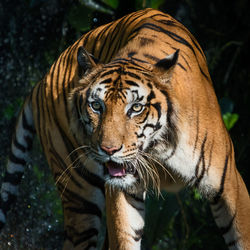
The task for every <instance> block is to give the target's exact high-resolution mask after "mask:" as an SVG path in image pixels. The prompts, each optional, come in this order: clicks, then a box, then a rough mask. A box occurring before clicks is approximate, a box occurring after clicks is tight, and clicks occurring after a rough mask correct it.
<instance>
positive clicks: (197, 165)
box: [194, 132, 207, 187]
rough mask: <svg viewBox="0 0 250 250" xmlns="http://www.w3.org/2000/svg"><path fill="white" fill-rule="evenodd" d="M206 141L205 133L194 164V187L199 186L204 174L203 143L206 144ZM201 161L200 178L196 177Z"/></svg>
mask: <svg viewBox="0 0 250 250" xmlns="http://www.w3.org/2000/svg"><path fill="white" fill-rule="evenodd" d="M206 141H207V132H206V134H205V136H204V139H203V141H202V144H201V149H200V156H199V159H198V162H197V163H196V167H195V176H196V181H195V184H194V185H195V186H196V187H198V186H199V184H200V182H201V180H202V178H203V176H204V173H205V143H206ZM201 161H202V170H201V173H200V176H198V173H199V168H200V163H201Z"/></svg>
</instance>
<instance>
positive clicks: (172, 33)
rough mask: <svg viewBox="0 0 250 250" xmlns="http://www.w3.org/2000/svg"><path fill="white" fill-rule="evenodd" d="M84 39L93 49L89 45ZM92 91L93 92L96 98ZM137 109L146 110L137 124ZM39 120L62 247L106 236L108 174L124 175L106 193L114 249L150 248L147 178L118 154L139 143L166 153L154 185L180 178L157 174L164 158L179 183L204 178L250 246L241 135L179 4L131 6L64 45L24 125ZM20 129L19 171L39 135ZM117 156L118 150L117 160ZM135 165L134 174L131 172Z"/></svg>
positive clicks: (222, 222)
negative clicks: (173, 7) (178, 14)
mask: <svg viewBox="0 0 250 250" xmlns="http://www.w3.org/2000/svg"><path fill="white" fill-rule="evenodd" d="M82 47H83V48H85V50H86V51H85V52H84V51H82V55H81V54H80V53H79V51H81V48H82ZM164 58H167V60H162V59H164ZM97 61H98V62H97ZM108 93H112V95H111V94H108ZM129 95H130V96H132V99H133V98H134V99H136V98H137V99H136V100H137V103H134V102H135V101H134V100H133V101H132V102H131V103H133V105H134V104H139V106H133V105H132V104H128V105H129V108H127V106H126V105H127V104H126V105H125V104H124V103H126V102H127V100H128V99H129V98H128V96H129ZM110 96H114V98H113V99H112V98H110ZM135 96H137V97H136V98H135ZM88 98H89V99H91V98H92V99H93V100H94V101H92V102H89V104H87V103H88V102H87V100H88ZM130 98H131V97H130ZM92 99H91V100H92ZM99 100H101V101H100V102H101V104H100V102H99ZM141 100H145V102H146V103H143V104H142V103H141ZM91 105H95V106H91ZM100 105H103V107H102V106H100ZM124 105H125V106H124ZM131 105H132V106H131ZM90 106H91V107H90ZM119 107H120V109H119V112H118V108H119ZM124 107H125V109H126V112H127V114H126V115H125V114H123V110H124ZM101 108H102V109H101ZM131 108H133V109H134V111H133V112H134V113H136V112H137V111H136V110H139V109H140V108H141V110H140V111H138V112H137V114H133V115H131V114H130V116H129V115H128V114H129V112H130V111H131ZM91 109H92V110H91ZM89 110H90V111H89ZM101 110H102V111H101ZM146 110H147V112H146ZM152 110H153V111H152ZM91 112H92V113H91ZM102 112H103V113H102ZM131 112H132V111H131ZM140 112H141V113H140ZM90 113H91V114H90ZM97 114H98V115H97ZM139 116H141V119H139V118H138V117H139ZM24 117H25V119H24ZM128 117H129V119H130V120H133V119H134V120H136V119H137V121H136V122H134V123H133V124H132V122H131V121H130V120H129V119H128ZM24 120H27V121H26V122H24ZM33 121H34V123H33ZM124 124H128V125H126V126H125V125H124ZM141 124H142V125H141ZM123 125H124V126H125V128H126V129H127V133H126V134H125V132H124V131H123V129H121V128H122V126H123ZM33 128H35V130H36V133H37V135H38V136H39V139H40V142H41V144H42V146H43V150H44V153H45V156H46V158H47V161H48V163H49V165H50V167H51V170H52V173H53V175H54V178H55V182H56V185H57V187H58V190H59V192H60V193H61V197H62V203H63V210H64V225H65V232H66V241H65V244H64V249H72V248H73V247H74V249H89V248H91V247H92V248H95V247H96V242H97V235H98V232H99V229H100V224H101V217H102V213H103V211H104V208H105V188H104V185H105V181H106V191H107V190H109V186H112V185H113V186H116V187H117V186H119V188H118V190H119V191H116V192H114V191H112V190H111V191H108V193H106V209H107V217H108V220H107V224H108V232H109V238H110V247H111V249H116V248H117V249H132V248H133V249H138V248H140V241H141V233H142V229H143V226H144V199H145V186H144V185H142V186H141V185H139V184H140V181H138V178H139V177H138V173H136V174H134V173H133V174H132V172H133V171H136V170H134V168H136V167H135V166H134V165H133V166H130V163H124V164H125V165H126V164H127V165H126V170H125V167H123V168H121V169H119V166H118V165H117V162H119V163H120V162H123V161H122V157H123V158H126V159H129V154H131V155H132V152H134V151H136V150H137V151H138V152H140V153H141V154H142V153H144V155H145V156H146V157H149V155H150V157H152V156H157V157H155V158H156V159H155V160H153V163H152V161H151V162H150V163H151V164H152V165H154V164H155V165H156V170H154V171H156V174H155V173H153V171H151V170H150V169H148V170H147V171H148V172H149V173H151V174H152V176H153V178H151V179H153V180H151V181H153V182H154V181H155V180H154V179H157V178H159V179H160V182H157V181H156V185H158V187H156V188H160V187H161V188H169V189H171V185H170V184H172V181H171V178H167V177H166V178H161V177H159V176H158V174H157V171H158V172H159V173H160V172H161V171H162V169H161V168H162V167H160V166H159V165H161V166H163V168H164V169H167V170H168V171H169V172H170V173H171V174H172V175H173V176H174V177H175V178H177V179H178V184H179V183H180V185H181V186H182V185H195V186H196V187H197V188H198V189H199V190H200V191H201V192H202V193H203V194H204V196H205V197H207V198H209V199H210V201H211V206H212V211H213V213H214V215H215V219H216V223H217V224H218V226H219V227H220V228H221V229H222V231H223V236H224V238H225V241H226V243H227V245H228V246H229V248H231V249H250V243H249V240H248V237H247V236H248V235H249V233H250V225H249V222H247V221H246V220H245V216H247V214H248V213H249V212H250V201H249V195H248V192H247V190H246V187H245V185H244V183H243V181H242V179H241V177H240V175H239V173H238V172H237V170H236V168H235V163H234V152H233V145H232V143H231V140H230V137H229V136H228V133H227V131H226V129H225V126H224V124H223V121H222V118H221V114H220V109H219V105H218V102H217V99H216V96H215V93H214V90H213V86H212V82H211V79H210V76H209V72H208V69H207V65H206V59H205V56H204V53H203V52H202V50H201V48H200V46H199V44H198V43H197V41H196V40H195V38H194V37H193V36H192V35H191V34H190V32H189V31H188V30H187V29H186V28H185V27H184V26H183V25H181V24H180V23H178V22H177V21H176V20H174V19H173V18H172V17H170V16H169V15H166V14H163V13H162V12H159V11H157V10H152V9H146V10H141V11H138V12H135V13H132V14H130V15H127V16H125V17H123V18H121V19H119V20H117V21H114V22H112V23H110V24H106V25H104V26H101V27H99V28H97V29H95V30H93V31H90V32H88V33H87V34H85V35H84V36H83V37H81V38H80V39H79V40H78V41H76V42H75V43H74V44H73V45H72V46H70V47H69V48H68V49H67V50H65V51H64V52H63V53H62V54H61V56H60V57H59V58H58V60H57V61H56V62H55V63H54V64H53V65H52V67H51V69H50V71H49V72H48V73H47V75H46V76H45V78H44V79H43V80H42V81H41V82H40V83H38V84H37V85H36V87H35V88H34V90H33V91H32V94H31V96H30V97H29V98H28V99H27V101H26V104H25V106H24V109H23V111H22V113H21V116H20V118H19V122H18V124H17V128H16V131H17V132H16V134H17V135H18V137H20V138H21V136H22V134H25V133H26V137H27V136H28V137H29V138H32V137H33V131H31V130H33ZM137 129H138V131H140V133H139V132H138V131H137ZM27 131H28V132H27ZM152 131H153V132H152ZM159 131H161V132H159ZM143 140H144V142H143ZM21 141H23V144H24V145H25V150H24V152H23V154H22V152H21V151H22V150H21V149H20V147H19V148H18V146H17V144H16V143H15V142H13V145H14V144H15V146H14V147H13V149H12V154H13V155H14V156H15V157H12V158H10V160H9V163H8V166H7V169H9V172H10V173H11V174H15V173H16V172H18V173H22V169H20V167H24V165H25V163H24V162H23V161H21V159H22V158H23V156H24V154H27V153H28V151H29V145H28V143H27V141H26V140H25V137H23V139H22V140H21ZM118 141H119V143H118ZM137 142H139V143H137ZM120 144H121V145H122V146H121V147H120ZM135 145H136V146H135ZM139 145H140V146H139ZM126 147H127V150H125V149H126ZM121 148H122V150H124V151H122V152H121ZM111 149H112V150H111ZM90 151H94V152H91V153H90ZM100 151H101V153H100ZM125 152H126V153H125ZM128 152H130V153H128ZM138 152H137V153H138ZM92 154H95V157H96V158H95V157H93V155H92ZM90 155H91V156H90ZM115 156H116V161H117V162H115V163H114V162H113V163H110V159H113V158H112V157H115ZM107 157H108V158H107ZM133 157H135V156H133ZM118 158H119V160H118ZM106 159H109V160H106ZM133 160H134V158H133ZM111 161H113V160H111ZM126 161H127V160H126ZM143 163H145V162H144V161H143V160H142V162H140V163H137V165H136V166H137V167H138V168H139V165H140V164H143ZM108 164H111V165H110V166H108V169H109V171H110V172H109V174H110V175H111V177H112V178H111V179H108V180H107V177H106V176H107V174H108V173H107V172H108V171H107V168H106V167H104V165H105V166H107V165H108ZM115 164H116V166H115ZM146 165H147V164H146ZM157 168H158V170H157ZM110 169H111V170H110ZM7 171H8V170H7ZM144 171H145V170H144ZM150 171H151V172H150ZM164 171H165V170H164ZM125 172H126V175H128V176H130V175H131V176H130V177H131V178H130V179H129V180H127V179H128V178H127V176H126V178H127V179H126V178H125V177H124V176H123V174H124V175H125ZM142 175H143V173H142ZM121 176H122V177H123V180H125V181H123V183H121V181H120V180H121V178H120V177H121ZM139 176H140V173H139ZM152 176H151V177H152ZM116 177H117V178H116ZM133 178H134V179H133ZM134 180H135V181H134ZM133 181H134V182H135V183H136V184H135V186H133V188H132V187H131V186H132V184H131V183H132V182H133ZM8 182H9V179H6V180H5V183H8ZM130 182H131V183H130ZM138 183H139V184H138ZM8 187H9V186H8V185H7V184H6V185H4V188H3V191H2V192H3V193H5V196H4V198H3V196H2V200H4V204H6V205H4V208H5V209H3V214H4V215H5V214H6V211H5V210H7V209H8V207H9V205H8V204H9V200H8V196H10V195H9V194H10V191H9V190H8ZM238 190H241V191H240V192H241V197H239V194H238V192H239V191H238ZM15 194H16V193H14V195H15ZM6 197H7V198H6ZM243 204H244V205H243ZM127 211H129V213H128V212H127ZM238 211H239V212H238ZM131 216H132V217H133V219H131V218H130V217H131ZM121 225H122V226H121Z"/></svg>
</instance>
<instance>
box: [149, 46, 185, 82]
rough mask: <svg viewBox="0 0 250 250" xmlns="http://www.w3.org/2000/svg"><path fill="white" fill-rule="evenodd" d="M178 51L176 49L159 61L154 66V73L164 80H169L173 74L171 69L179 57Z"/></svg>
mask: <svg viewBox="0 0 250 250" xmlns="http://www.w3.org/2000/svg"><path fill="white" fill-rule="evenodd" d="M179 51H180V50H179V49H177V50H176V51H175V52H174V53H173V54H171V55H168V56H167V57H165V58H164V59H161V60H160V61H158V62H157V63H156V64H155V65H154V72H155V73H156V74H157V75H158V76H159V77H160V78H162V79H164V80H167V81H168V80H170V79H171V77H172V74H173V69H174V68H175V65H176V64H177V60H178V57H179Z"/></svg>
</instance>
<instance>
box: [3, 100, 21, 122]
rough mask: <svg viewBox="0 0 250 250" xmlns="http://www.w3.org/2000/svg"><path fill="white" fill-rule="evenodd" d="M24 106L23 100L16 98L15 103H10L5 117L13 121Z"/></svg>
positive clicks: (5, 110)
mask: <svg viewBox="0 0 250 250" xmlns="http://www.w3.org/2000/svg"><path fill="white" fill-rule="evenodd" d="M22 105H23V99H22V98H16V99H15V100H14V102H12V103H9V104H8V105H7V106H6V107H5V109H4V110H3V116H4V118H5V119H7V120H11V119H12V118H13V117H14V116H15V115H16V113H17V112H18V111H19V110H20V108H21V107H22Z"/></svg>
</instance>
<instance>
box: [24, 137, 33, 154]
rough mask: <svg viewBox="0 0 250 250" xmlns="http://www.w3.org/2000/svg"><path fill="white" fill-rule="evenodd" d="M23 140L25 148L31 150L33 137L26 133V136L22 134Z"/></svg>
mask: <svg viewBox="0 0 250 250" xmlns="http://www.w3.org/2000/svg"><path fill="white" fill-rule="evenodd" d="M24 140H25V142H26V143H27V150H31V148H32V144H33V138H31V137H30V136H28V135H26V136H24Z"/></svg>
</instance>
